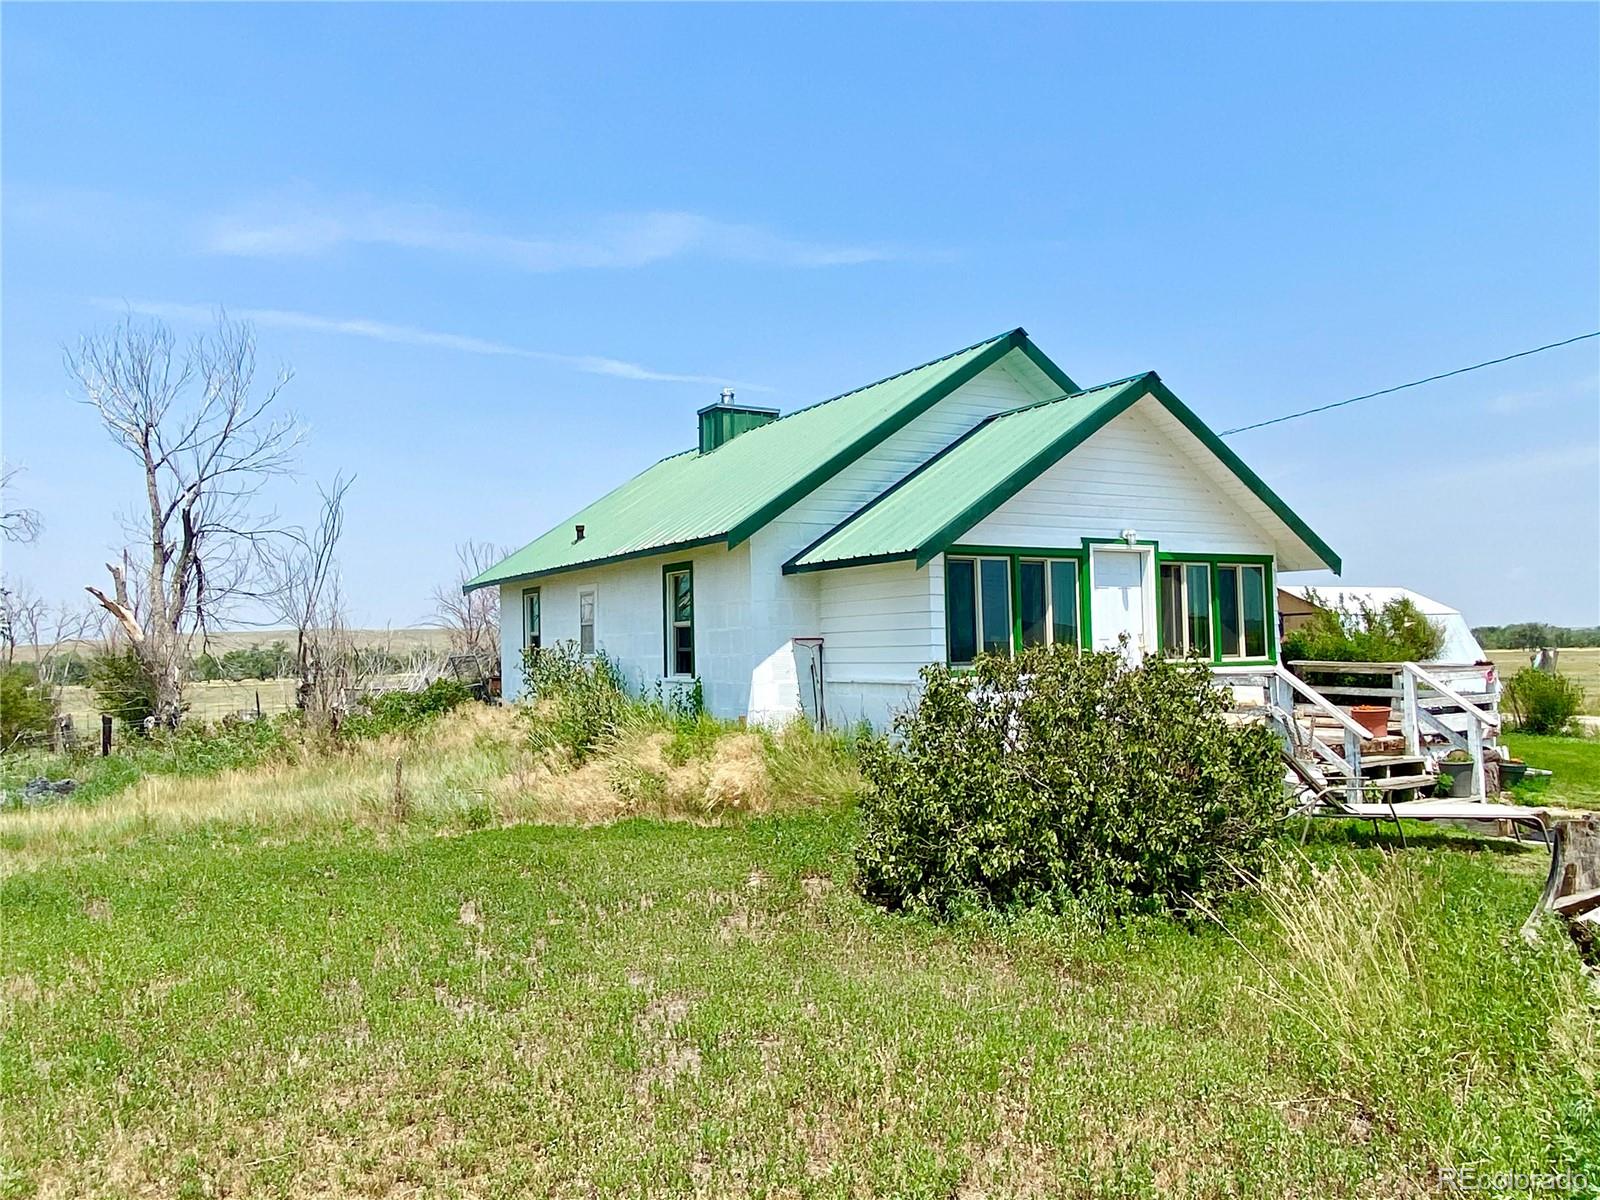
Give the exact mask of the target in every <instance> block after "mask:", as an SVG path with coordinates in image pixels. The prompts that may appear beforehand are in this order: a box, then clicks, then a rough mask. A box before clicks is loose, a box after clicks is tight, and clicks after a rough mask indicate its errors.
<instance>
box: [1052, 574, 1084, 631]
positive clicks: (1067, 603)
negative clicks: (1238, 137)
mask: <svg viewBox="0 0 1600 1200" xmlns="http://www.w3.org/2000/svg"><path fill="white" fill-rule="evenodd" d="M1050 624H1051V631H1050V633H1051V640H1052V641H1054V642H1055V644H1056V645H1058V646H1076V645H1077V644H1078V564H1077V563H1075V562H1073V561H1072V560H1071V559H1070V558H1057V559H1053V560H1052V561H1051V563H1050Z"/></svg>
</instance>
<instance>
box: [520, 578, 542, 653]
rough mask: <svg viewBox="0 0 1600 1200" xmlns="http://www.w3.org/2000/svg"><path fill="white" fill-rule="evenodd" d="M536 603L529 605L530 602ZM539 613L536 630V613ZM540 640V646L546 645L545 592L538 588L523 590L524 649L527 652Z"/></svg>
mask: <svg viewBox="0 0 1600 1200" xmlns="http://www.w3.org/2000/svg"><path fill="white" fill-rule="evenodd" d="M530 600H531V601H534V603H533V604H529V603H528V602H529V601H530ZM536 611H537V613H538V624H537V628H535V622H534V619H533V618H534V613H535V612H536ZM535 639H538V642H539V644H540V645H543V644H544V592H543V591H542V590H541V589H539V588H536V587H525V588H523V589H522V648H523V649H524V650H526V649H527V648H528V647H529V646H532V645H533V644H534V640H535Z"/></svg>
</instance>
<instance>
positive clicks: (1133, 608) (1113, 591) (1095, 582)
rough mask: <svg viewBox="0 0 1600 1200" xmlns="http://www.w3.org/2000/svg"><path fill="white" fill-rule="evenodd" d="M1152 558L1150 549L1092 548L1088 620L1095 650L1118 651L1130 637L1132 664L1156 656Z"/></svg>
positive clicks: (1129, 646)
mask: <svg viewBox="0 0 1600 1200" xmlns="http://www.w3.org/2000/svg"><path fill="white" fill-rule="evenodd" d="M1151 558H1152V555H1151V552H1150V551H1149V550H1147V549H1129V548H1127V547H1123V546H1094V547H1091V549H1090V551H1089V584H1090V588H1089V593H1090V609H1089V619H1090V621H1091V622H1092V628H1093V630H1094V648H1095V649H1096V650H1114V649H1116V648H1117V646H1118V645H1119V644H1120V643H1121V639H1122V635H1123V634H1127V636H1128V643H1127V649H1126V654H1127V656H1128V661H1129V662H1130V663H1137V662H1138V661H1139V660H1140V658H1142V657H1143V656H1144V655H1146V654H1152V653H1154V652H1155V648H1156V645H1155V627H1154V617H1153V615H1152V613H1151V609H1152V608H1153V607H1154V606H1153V604H1152V603H1151V600H1152V599H1153V596H1154V591H1153V586H1152V580H1151V569H1150V567H1151V564H1150V560H1151Z"/></svg>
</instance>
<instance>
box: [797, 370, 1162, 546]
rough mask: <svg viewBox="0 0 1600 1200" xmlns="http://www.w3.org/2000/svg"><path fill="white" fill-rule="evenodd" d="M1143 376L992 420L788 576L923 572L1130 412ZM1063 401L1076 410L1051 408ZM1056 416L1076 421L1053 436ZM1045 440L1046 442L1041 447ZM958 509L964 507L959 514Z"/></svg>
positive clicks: (830, 536) (856, 516) (842, 527)
mask: <svg viewBox="0 0 1600 1200" xmlns="http://www.w3.org/2000/svg"><path fill="white" fill-rule="evenodd" d="M1143 378H1144V377H1143V376H1134V377H1133V378H1131V379H1126V380H1118V381H1117V382H1115V383H1110V384H1103V385H1101V386H1100V387H1098V388H1091V389H1089V390H1088V391H1084V392H1077V393H1074V394H1073V395H1071V396H1062V397H1058V398H1057V399H1055V400H1047V401H1042V402H1040V403H1038V404H1030V405H1027V406H1025V407H1023V408H1018V409H1013V410H1012V411H1011V412H1007V413H1001V414H998V415H996V416H992V417H989V418H987V419H986V420H984V421H982V422H980V423H979V424H978V425H976V426H974V427H973V428H972V429H970V430H968V431H967V432H966V433H964V434H963V435H962V436H961V437H959V438H957V439H956V440H955V441H953V442H951V443H950V445H948V446H946V447H945V448H944V449H943V450H941V451H939V453H937V454H935V455H934V456H933V457H932V458H930V459H929V460H928V461H927V462H925V463H923V464H922V465H921V466H919V467H917V468H916V470H914V471H912V472H910V473H909V474H908V475H906V476H904V477H903V478H901V479H900V480H899V481H898V482H896V483H895V484H894V485H893V486H892V487H890V488H888V489H887V490H885V491H884V492H882V493H880V494H879V495H877V496H875V497H874V498H873V499H872V500H871V501H870V502H868V503H867V504H866V505H865V506H863V507H862V508H861V509H859V510H857V511H856V512H855V513H853V514H851V515H850V516H849V517H847V518H845V519H844V520H843V521H841V522H840V523H839V524H838V525H836V526H834V527H833V528H832V529H830V530H829V531H828V532H827V533H825V534H823V535H822V536H821V537H820V538H818V539H817V540H816V541H814V542H812V543H811V545H809V546H807V547H806V548H805V549H803V550H801V551H800V552H799V553H798V554H796V555H795V556H794V557H793V558H791V559H790V560H789V561H788V562H787V563H785V564H784V566H783V570H784V573H785V574H789V575H793V574H797V573H799V572H801V571H806V570H818V569H826V568H829V567H843V566H855V565H856V564H857V562H858V561H859V560H862V559H866V558H874V557H879V556H882V555H891V554H892V555H895V556H898V557H914V558H915V559H916V564H917V566H918V567H919V568H920V567H925V566H927V565H928V563H929V562H931V561H932V560H933V559H934V558H935V557H936V556H937V555H939V554H942V553H944V552H945V551H946V550H947V549H948V548H949V547H950V546H952V545H954V544H955V543H956V541H957V539H958V538H959V537H960V535H961V534H963V533H965V532H966V531H967V530H969V529H971V528H972V526H973V525H975V524H977V523H978V521H980V520H982V519H983V517H985V516H987V515H988V513H989V512H991V511H993V509H994V508H998V507H999V506H1000V505H1001V504H1003V503H1004V502H1005V501H1006V500H1009V499H1010V498H1011V497H1012V496H1013V495H1015V494H1016V493H1017V492H1019V491H1021V490H1022V489H1023V488H1024V487H1026V486H1027V485H1028V484H1029V483H1031V482H1032V481H1033V480H1034V479H1035V478H1037V477H1038V476H1039V474H1041V473H1042V472H1043V471H1044V470H1045V468H1046V467H1048V466H1049V465H1050V464H1051V463H1053V462H1056V461H1058V460H1059V459H1061V458H1062V457H1064V456H1065V455H1066V454H1067V453H1068V452H1070V451H1071V450H1072V449H1073V448H1074V447H1075V446H1077V445H1078V444H1079V443H1081V442H1082V441H1083V440H1084V439H1085V438H1088V437H1089V436H1091V435H1092V434H1093V433H1094V432H1096V431H1097V430H1098V429H1100V428H1101V426H1103V425H1104V424H1105V422H1107V421H1109V420H1112V419H1113V418H1114V417H1116V416H1117V415H1118V414H1120V413H1121V412H1123V411H1125V410H1126V408H1127V407H1128V406H1129V405H1131V404H1133V403H1134V401H1135V400H1137V399H1138V398H1139V395H1140V394H1142V393H1139V392H1137V390H1136V388H1137V384H1138V382H1139V381H1140V380H1142V379H1143ZM1062 403H1069V404H1071V405H1072V407H1071V408H1067V409H1057V410H1052V409H1051V406H1052V405H1059V404H1062ZM1041 414H1042V417H1041ZM1052 416H1056V417H1063V416H1065V417H1068V418H1071V417H1076V420H1073V421H1072V422H1071V424H1070V427H1069V428H1068V429H1067V430H1066V431H1065V432H1064V433H1056V434H1055V436H1053V437H1052V436H1050V434H1051V433H1052V430H1053V426H1054V425H1056V424H1059V421H1051V420H1050V419H1049V418H1050V417H1052ZM1041 436H1043V437H1045V439H1046V441H1045V444H1044V445H1043V447H1042V448H1040V438H1041ZM997 475H998V476H999V479H998V481H996V476H997ZM958 503H959V504H961V505H963V507H961V508H959V509H957V510H956V511H955V512H954V514H953V515H952V513H951V508H952V506H953V505H955V504H958ZM985 506H987V507H985ZM980 509H981V510H982V511H979V510H980ZM974 513H976V514H977V515H972V514H974Z"/></svg>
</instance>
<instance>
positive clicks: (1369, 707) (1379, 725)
mask: <svg viewBox="0 0 1600 1200" xmlns="http://www.w3.org/2000/svg"><path fill="white" fill-rule="evenodd" d="M1350 719H1351V720H1353V721H1354V722H1355V723H1356V724H1357V725H1359V726H1361V728H1363V729H1365V730H1366V731H1367V732H1368V733H1370V734H1371V735H1372V736H1373V737H1383V736H1385V735H1386V734H1387V733H1388V732H1389V706H1388V705H1387V704H1357V705H1356V706H1355V707H1354V708H1352V709H1351V710H1350Z"/></svg>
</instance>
